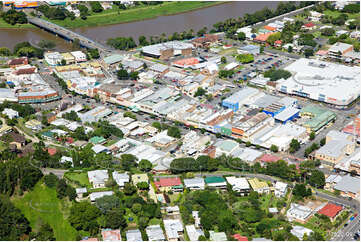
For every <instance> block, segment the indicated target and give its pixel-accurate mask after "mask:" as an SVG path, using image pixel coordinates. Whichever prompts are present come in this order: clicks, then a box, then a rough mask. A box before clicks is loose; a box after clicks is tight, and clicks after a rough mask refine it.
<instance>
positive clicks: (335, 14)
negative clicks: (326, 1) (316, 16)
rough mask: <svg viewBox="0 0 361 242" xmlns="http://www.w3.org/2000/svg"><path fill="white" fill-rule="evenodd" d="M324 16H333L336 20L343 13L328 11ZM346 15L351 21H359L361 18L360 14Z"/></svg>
mask: <svg viewBox="0 0 361 242" xmlns="http://www.w3.org/2000/svg"><path fill="white" fill-rule="evenodd" d="M323 14H325V15H327V16H331V17H333V18H336V17H338V16H340V15H341V14H342V13H341V12H339V11H337V10H334V11H331V10H326V11H324V12H323ZM346 14H347V15H348V18H349V19H359V18H360V13H346Z"/></svg>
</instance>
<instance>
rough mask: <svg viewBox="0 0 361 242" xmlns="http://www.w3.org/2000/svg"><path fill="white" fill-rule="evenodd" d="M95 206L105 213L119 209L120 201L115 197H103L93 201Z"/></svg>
mask: <svg viewBox="0 0 361 242" xmlns="http://www.w3.org/2000/svg"><path fill="white" fill-rule="evenodd" d="M95 205H96V206H97V208H99V209H100V211H101V212H102V213H107V212H108V211H110V210H112V209H115V208H120V207H121V201H120V199H119V198H118V197H117V196H115V195H111V196H103V197H101V198H97V199H95Z"/></svg>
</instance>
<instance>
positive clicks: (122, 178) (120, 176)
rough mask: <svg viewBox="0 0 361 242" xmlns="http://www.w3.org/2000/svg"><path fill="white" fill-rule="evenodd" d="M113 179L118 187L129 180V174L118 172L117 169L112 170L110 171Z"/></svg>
mask: <svg viewBox="0 0 361 242" xmlns="http://www.w3.org/2000/svg"><path fill="white" fill-rule="evenodd" d="M112 175H113V179H114V181H115V182H116V183H117V184H118V186H120V187H124V185H125V183H128V182H129V175H128V173H126V172H125V173H118V172H117V171H113V173H112Z"/></svg>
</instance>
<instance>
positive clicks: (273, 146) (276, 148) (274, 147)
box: [270, 145, 278, 153]
mask: <svg viewBox="0 0 361 242" xmlns="http://www.w3.org/2000/svg"><path fill="white" fill-rule="evenodd" d="M270 151H272V152H274V153H276V152H278V147H277V145H271V148H270Z"/></svg>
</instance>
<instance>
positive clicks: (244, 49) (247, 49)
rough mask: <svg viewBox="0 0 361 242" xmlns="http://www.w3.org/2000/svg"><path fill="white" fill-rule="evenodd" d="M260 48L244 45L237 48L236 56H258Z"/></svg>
mask: <svg viewBox="0 0 361 242" xmlns="http://www.w3.org/2000/svg"><path fill="white" fill-rule="evenodd" d="M260 50H261V47H260V46H258V45H245V46H241V47H239V48H238V50H237V52H238V54H252V55H258V54H259V53H260Z"/></svg>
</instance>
